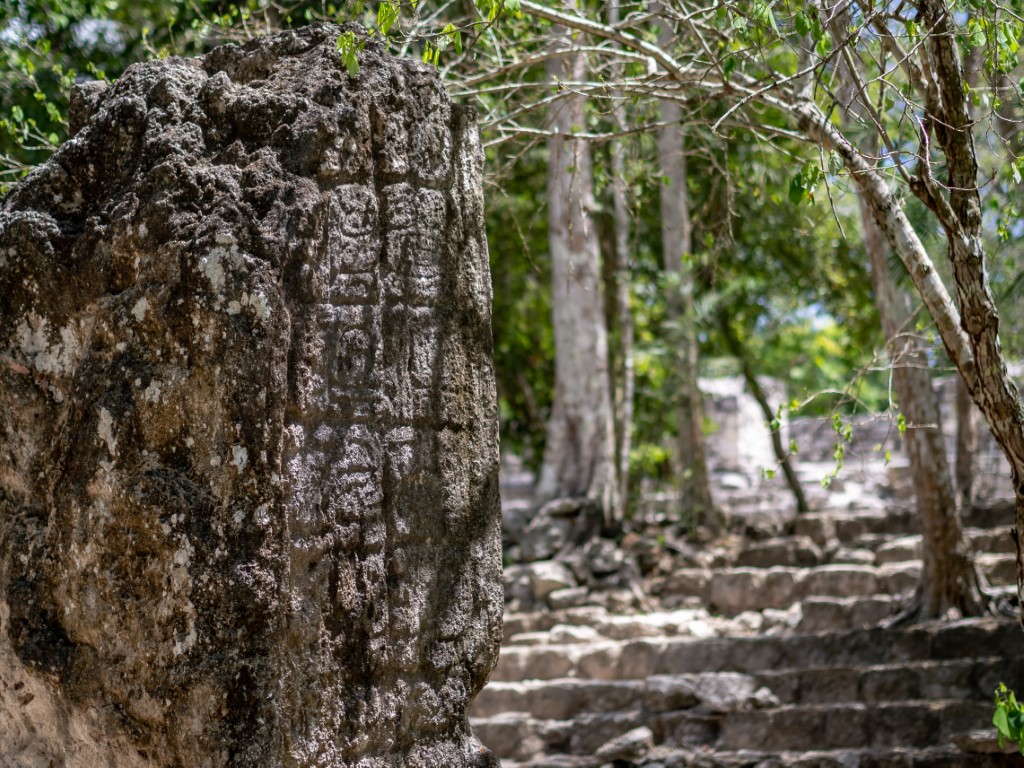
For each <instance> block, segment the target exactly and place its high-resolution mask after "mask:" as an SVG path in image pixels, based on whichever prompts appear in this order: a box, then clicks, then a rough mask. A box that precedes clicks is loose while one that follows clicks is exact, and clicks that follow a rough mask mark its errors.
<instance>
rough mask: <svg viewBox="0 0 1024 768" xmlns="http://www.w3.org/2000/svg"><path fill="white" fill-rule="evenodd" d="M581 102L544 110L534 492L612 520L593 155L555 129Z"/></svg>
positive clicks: (560, 102) (577, 122) (571, 69)
mask: <svg viewBox="0 0 1024 768" xmlns="http://www.w3.org/2000/svg"><path fill="white" fill-rule="evenodd" d="M567 42H568V41H567ZM585 66H586V61H585V56H584V54H582V53H571V54H567V55H565V56H561V57H558V58H554V59H552V60H550V61H549V62H548V65H547V68H548V73H549V76H550V77H551V78H552V80H553V81H556V82H557V81H578V80H580V79H582V77H583V75H584V73H585ZM585 107H586V99H585V98H584V97H583V96H580V95H578V94H575V93H572V92H570V91H566V93H565V96H564V97H563V98H560V99H557V100H556V101H554V102H552V104H551V106H550V107H549V113H548V120H549V128H550V130H551V131H552V132H553V134H554V135H553V136H552V138H551V139H549V141H548V183H547V201H548V232H549V234H548V240H549V244H550V248H551V272H552V280H553V283H552V312H553V323H554V338H555V394H554V403H553V405H552V411H551V417H550V419H549V421H548V429H547V443H546V445H545V449H544V461H543V464H542V466H541V472H540V479H539V481H538V485H537V496H538V500H539V501H541V502H543V501H546V500H549V499H554V498H564V497H572V498H578V499H581V500H585V501H586V502H587V504H588V506H590V507H592V508H593V509H594V510H595V511H597V512H599V513H600V514H601V516H602V518H603V522H604V524H605V525H606V526H612V525H614V524H615V523H616V522H617V519H618V518H619V516H620V510H619V504H618V491H617V484H616V478H615V438H614V426H613V416H612V403H611V391H610V379H609V371H608V333H607V328H606V326H605V313H604V301H603V297H602V292H601V254H600V247H599V245H598V238H597V231H596V229H595V227H594V222H593V221H592V216H591V212H592V211H593V208H594V183H593V173H592V162H591V157H590V147H589V145H588V144H587V142H586V141H583V140H580V139H571V138H564V136H565V135H567V134H570V133H572V132H573V131H574V130H579V129H580V128H581V127H582V126H583V125H584V124H585V122H586V115H585Z"/></svg>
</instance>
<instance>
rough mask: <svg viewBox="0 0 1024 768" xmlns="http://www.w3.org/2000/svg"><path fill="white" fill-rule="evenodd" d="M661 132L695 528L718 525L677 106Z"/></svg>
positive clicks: (688, 492)
mask: <svg viewBox="0 0 1024 768" xmlns="http://www.w3.org/2000/svg"><path fill="white" fill-rule="evenodd" d="M660 111H661V122H662V124H663V125H662V127H660V128H659V129H658V137H657V138H658V169H659V171H660V172H661V174H662V183H661V186H660V195H659V197H660V204H661V242H662V257H663V259H664V269H665V272H666V273H667V274H668V275H669V276H670V277H671V278H672V279H671V280H670V281H669V295H668V317H669V320H670V321H671V322H672V324H673V325H674V326H675V328H676V329H677V333H676V335H675V344H674V347H675V357H674V363H675V375H676V381H675V390H676V391H673V392H672V393H671V394H672V397H673V399H674V400H675V410H676V430H677V446H678V450H679V462H680V464H681V466H682V472H683V475H682V482H681V487H682V503H683V507H682V510H681V511H682V513H683V518H684V522H688V523H689V524H690V525H691V526H693V527H696V526H697V525H701V524H709V523H710V524H712V526H713V525H714V515H713V514H712V499H711V484H710V482H709V480H708V465H707V453H706V450H705V446H704V428H703V427H704V424H703V422H704V418H703V413H704V409H703V404H702V401H701V394H700V388H699V386H698V381H697V369H698V347H697V341H698V340H697V317H696V310H695V308H694V290H695V287H696V280H695V275H694V269H693V264H692V250H691V249H692V242H691V241H692V234H693V231H692V228H691V225H690V201H689V195H688V194H687V189H686V147H685V145H684V136H683V130H682V126H681V119H682V110H681V108H680V106H679V104H678V103H677V102H673V101H662V102H661V104H660Z"/></svg>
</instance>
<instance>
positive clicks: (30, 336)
mask: <svg viewBox="0 0 1024 768" xmlns="http://www.w3.org/2000/svg"><path fill="white" fill-rule="evenodd" d="M48 325H49V323H48V322H47V320H46V318H45V317H40V316H39V315H37V314H36V313H34V312H30V313H29V314H28V315H26V316H25V317H23V318H22V320H21V323H19V324H18V327H17V329H16V331H15V334H16V342H17V344H18V346H19V347H20V348H21V351H22V353H23V354H24V355H25V357H26V358H27V359H28V360H29V362H30V363H31V364H32V367H33V368H35V369H36V370H37V371H39V372H41V373H51V374H56V375H59V376H67V375H70V374H71V372H72V370H73V369H74V366H75V362H76V361H77V360H78V358H79V357H80V353H81V344H80V342H79V339H78V334H77V333H75V331H74V329H73V328H71V327H70V326H69V327H66V328H61V329H60V333H59V335H60V343H59V344H55V345H52V346H51V345H50V342H49V335H50V334H49V331H48V328H47V326H48Z"/></svg>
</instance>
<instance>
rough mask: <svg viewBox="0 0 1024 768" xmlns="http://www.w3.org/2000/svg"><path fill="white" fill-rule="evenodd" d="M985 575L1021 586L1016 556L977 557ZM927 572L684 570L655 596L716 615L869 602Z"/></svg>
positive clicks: (915, 565)
mask: <svg viewBox="0 0 1024 768" xmlns="http://www.w3.org/2000/svg"><path fill="white" fill-rule="evenodd" d="M976 563H977V565H978V569H979V571H980V572H981V573H982V574H983V575H984V576H985V577H986V578H987V579H988V581H989V583H990V584H992V585H993V586H1005V585H1009V584H1015V583H1016V578H1017V577H1016V570H1015V568H1016V565H1015V560H1014V556H1013V555H1010V554H999V553H996V554H984V555H978V556H977V557H976ZM920 573H921V563H920V561H917V560H909V561H904V562H895V563H886V564H884V565H877V566H875V565H844V564H830V565H819V566H815V567H813V568H794V567H787V566H773V567H771V568H752V567H745V568H680V569H679V570H677V571H675V572H674V573H672V574H671V575H669V576H667V577H665V578H664V579H661V580H659V581H657V582H655V583H654V584H653V585H652V591H653V593H654V594H655V595H657V596H658V597H660V598H661V599H662V602H663V603H665V604H666V605H671V604H672V602H673V601H675V600H682V599H686V598H696V599H698V600H700V601H701V603H702V604H704V605H706V606H707V607H708V610H710V611H711V612H712V613H721V614H724V615H726V616H734V615H736V614H738V613H742V612H744V611H757V610H763V609H765V608H777V609H784V608H788V607H790V606H791V605H793V604H794V603H796V602H799V601H801V600H804V599H805V598H807V597H819V596H832V597H844V598H850V597H869V596H874V595H899V594H902V593H905V592H909V591H911V590H913V589H914V588H915V587H916V586H917V581H918V578H919V576H920Z"/></svg>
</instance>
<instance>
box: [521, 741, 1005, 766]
mask: <svg viewBox="0 0 1024 768" xmlns="http://www.w3.org/2000/svg"><path fill="white" fill-rule="evenodd" d="M604 764H605V761H603V760H600V759H598V758H595V757H589V756H581V755H550V756H545V757H540V758H537V759H536V760H531V761H529V762H525V763H519V762H514V761H510V760H502V762H501V765H502V768H600V767H601V766H602V765H604ZM623 764H624V765H630V766H636V768H851V766H856V768H911V767H912V766H913V767H914V768H1024V757H1022V756H1021V755H1019V754H1012V753H1009V754H1008V753H1000V752H984V753H976V752H965V751H963V750H961V749H960V748H958V747H957V746H955V745H952V744H947V745H940V746H934V747H930V748H926V749H908V748H903V747H896V748H888V749H855V750H854V749H849V750H815V751H808V752H777V753H770V754H769V753H764V752H753V751H750V750H743V751H739V752H724V751H715V752H708V751H707V750H692V749H678V748H671V747H655V748H654V749H653V750H652V751H651V752H650V753H649V754H648V755H646V756H645V757H644V758H643V759H641V760H638V761H635V762H632V763H623Z"/></svg>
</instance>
